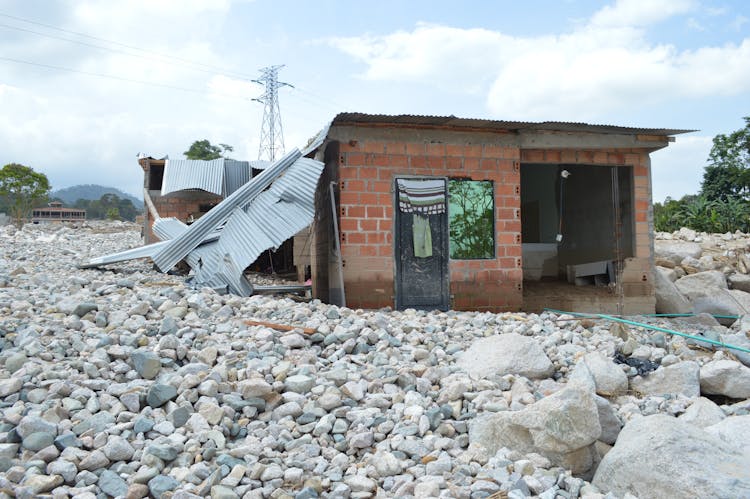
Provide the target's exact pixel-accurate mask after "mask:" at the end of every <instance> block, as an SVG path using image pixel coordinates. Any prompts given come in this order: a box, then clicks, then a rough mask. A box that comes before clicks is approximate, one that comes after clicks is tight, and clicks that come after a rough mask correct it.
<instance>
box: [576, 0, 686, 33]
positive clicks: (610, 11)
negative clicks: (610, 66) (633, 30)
mask: <svg viewBox="0 0 750 499" xmlns="http://www.w3.org/2000/svg"><path fill="white" fill-rule="evenodd" d="M694 8H695V1H693V0H670V1H668V2H654V1H653V0H617V1H616V2H615V4H614V5H611V6H610V5H608V6H605V7H603V8H602V9H601V10H600V11H599V12H597V13H596V14H594V16H593V17H592V18H591V24H592V25H594V26H600V27H621V26H646V25H649V24H655V23H657V22H659V21H663V20H665V19H668V18H670V17H672V16H674V15H676V14H683V13H685V12H689V11H691V10H693V9H694Z"/></svg>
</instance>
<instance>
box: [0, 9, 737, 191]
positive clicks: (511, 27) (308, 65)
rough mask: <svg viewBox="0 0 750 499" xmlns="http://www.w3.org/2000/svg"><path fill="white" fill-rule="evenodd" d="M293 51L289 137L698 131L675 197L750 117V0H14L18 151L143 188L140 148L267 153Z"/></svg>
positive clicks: (679, 144) (5, 14)
mask: <svg viewBox="0 0 750 499" xmlns="http://www.w3.org/2000/svg"><path fill="white" fill-rule="evenodd" d="M274 65H284V67H283V68H281V69H280V70H279V81H281V82H284V83H288V84H289V86H286V85H285V86H282V87H281V88H280V89H279V91H278V95H279V110H280V115H281V121H282V126H283V137H284V144H285V146H286V148H287V149H289V148H291V147H300V148H301V147H302V146H304V145H305V144H306V143H307V141H308V139H309V138H310V137H312V136H313V135H315V133H316V132H317V131H318V130H320V129H321V128H323V127H324V126H325V125H326V123H328V122H329V121H330V120H331V119H332V118H333V117H334V116H335V115H336V114H337V113H339V112H347V111H351V112H363V113H374V114H419V115H433V116H447V115H455V116H458V117H463V118H486V119H498V120H510V121H568V122H585V123H593V124H608V125H622V126H635V127H655V128H670V129H689V130H697V131H696V132H692V133H689V134H683V135H678V136H677V138H676V141H675V142H674V143H672V144H671V145H670V146H669V147H668V148H666V149H663V150H660V151H657V152H655V153H654V154H652V171H653V188H654V191H653V197H654V200H655V201H661V200H663V199H664V198H665V197H667V196H671V197H672V198H679V197H681V196H682V195H685V194H694V193H697V192H698V191H699V189H700V181H701V178H702V173H703V168H704V166H705V165H706V158H707V157H708V154H709V151H710V149H711V144H712V138H713V137H714V136H715V135H717V134H722V133H723V134H728V133H731V132H732V131H734V130H737V129H740V128H742V127H743V126H744V121H743V120H742V117H743V116H748V115H750V2H747V1H746V0H727V1H721V0H715V1H714V0H705V1H703V0H663V1H653V0H612V1H599V2H597V1H586V0H555V1H553V0H538V1H532V0H530V1H526V2H518V1H505V0H494V1H489V0H476V1H472V2H460V3H459V2H455V1H442V0H426V1H423V0H410V1H408V2H404V1H402V0H379V1H378V2H351V1H343V0H318V1H315V2H309V1H302V0H299V1H290V0H106V1H101V0H0V165H4V164H7V163H12V162H15V163H22V164H25V165H27V166H31V167H32V168H34V169H35V170H37V171H39V172H42V173H44V174H46V175H47V177H48V178H49V180H50V183H51V184H52V187H53V189H59V188H63V187H68V186H71V185H76V184H88V183H94V184H102V185H106V186H113V187H118V188H120V189H122V190H123V191H125V192H128V193H130V194H133V195H136V196H138V197H141V196H142V187H143V173H142V170H141V169H140V167H139V166H138V164H137V160H136V158H137V156H138V154H146V155H150V156H153V157H163V156H164V155H169V157H170V158H173V159H180V158H183V152H184V151H186V150H187V149H188V147H189V146H190V144H192V143H193V142H194V141H195V140H202V139H208V140H210V141H211V142H212V143H214V144H218V143H224V144H229V145H231V146H233V147H234V152H233V153H232V157H234V158H235V159H247V160H253V159H258V157H259V152H260V132H261V123H262V119H263V105H262V104H261V103H259V102H257V101H255V100H253V99H254V98H258V97H260V96H261V95H262V94H263V91H264V87H263V86H262V85H260V84H258V83H256V82H253V81H252V80H254V79H258V78H259V77H260V76H261V74H260V71H259V70H260V69H261V68H264V67H269V66H274Z"/></svg>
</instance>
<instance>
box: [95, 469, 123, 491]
mask: <svg viewBox="0 0 750 499" xmlns="http://www.w3.org/2000/svg"><path fill="white" fill-rule="evenodd" d="M97 484H98V485H99V488H100V489H102V492H104V493H105V494H107V495H108V496H112V497H119V496H124V495H126V494H127V493H128V483H127V482H126V481H125V480H123V479H122V478H120V475H118V474H117V473H115V472H114V471H111V470H104V471H103V472H102V474H101V475H99V482H98V483H97Z"/></svg>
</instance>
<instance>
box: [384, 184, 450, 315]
mask: <svg viewBox="0 0 750 499" xmlns="http://www.w3.org/2000/svg"><path fill="white" fill-rule="evenodd" d="M408 180H409V182H410V183H411V184H410V185H415V184H414V183H415V182H419V180H420V179H418V178H409V179H408ZM424 180H426V181H429V182H430V185H431V186H433V188H434V186H435V185H436V181H439V182H441V183H442V193H443V199H444V207H443V209H442V211H441V210H434V211H441V212H438V213H425V212H419V211H413V212H409V209H408V208H407V209H406V210H405V209H404V207H403V206H402V205H401V203H400V202H399V194H400V191H399V186H398V181H399V179H396V183H397V185H396V189H394V192H395V196H396V199H395V206H394V213H395V216H394V218H395V219H394V236H395V237H394V251H395V264H396V308H398V309H405V308H417V309H429V310H432V309H439V310H447V309H448V308H449V307H450V291H449V289H450V287H449V282H448V279H449V273H448V213H447V212H448V209H447V207H448V198H447V189H446V187H447V185H446V181H445V179H442V178H440V179H435V178H434V177H432V178H425V179H424ZM437 185H440V184H437ZM415 231H417V232H418V235H417V237H416V238H415ZM425 235H427V237H428V239H431V241H429V240H428V241H427V243H426V244H425V242H424V237H425Z"/></svg>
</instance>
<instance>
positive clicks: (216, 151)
mask: <svg viewBox="0 0 750 499" xmlns="http://www.w3.org/2000/svg"><path fill="white" fill-rule="evenodd" d="M232 151H234V147H232V146H230V145H227V144H219V145H218V146H215V145H213V144H212V143H211V142H209V141H208V139H203V140H196V141H195V142H193V144H192V145H191V146H190V148H189V149H188V150H187V151H185V152H184V153H182V154H184V155H185V157H186V158H187V159H202V160H207V161H208V160H212V159H219V158H222V157H223V158H227V159H228V157H227V156H226V153H230V152H232Z"/></svg>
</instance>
